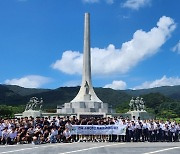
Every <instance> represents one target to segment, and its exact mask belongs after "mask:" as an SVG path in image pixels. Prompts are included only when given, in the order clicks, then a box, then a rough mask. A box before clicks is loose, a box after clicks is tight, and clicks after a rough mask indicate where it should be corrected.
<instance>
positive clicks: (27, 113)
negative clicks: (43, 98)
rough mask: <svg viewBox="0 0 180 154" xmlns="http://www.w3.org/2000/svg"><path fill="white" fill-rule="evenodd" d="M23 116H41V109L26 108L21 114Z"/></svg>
mask: <svg viewBox="0 0 180 154" xmlns="http://www.w3.org/2000/svg"><path fill="white" fill-rule="evenodd" d="M22 116H23V117H33V118H36V117H41V116H42V112H41V111H35V110H27V111H24V112H23V114H22Z"/></svg>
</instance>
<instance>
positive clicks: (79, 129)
mask: <svg viewBox="0 0 180 154" xmlns="http://www.w3.org/2000/svg"><path fill="white" fill-rule="evenodd" d="M71 134H72V135H112V134H114V135H126V126H125V125H72V129H71Z"/></svg>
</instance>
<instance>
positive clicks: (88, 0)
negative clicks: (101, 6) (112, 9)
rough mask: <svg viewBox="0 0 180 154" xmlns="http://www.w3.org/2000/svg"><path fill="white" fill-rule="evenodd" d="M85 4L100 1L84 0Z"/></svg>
mask: <svg viewBox="0 0 180 154" xmlns="http://www.w3.org/2000/svg"><path fill="white" fill-rule="evenodd" d="M82 1H83V2H84V3H98V2H99V0H82Z"/></svg>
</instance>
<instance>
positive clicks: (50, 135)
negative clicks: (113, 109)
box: [0, 117, 180, 145]
mask: <svg viewBox="0 0 180 154" xmlns="http://www.w3.org/2000/svg"><path fill="white" fill-rule="evenodd" d="M72 125H125V126H126V134H125V135H71V128H72ZM179 140H180V123H176V122H175V121H169V120H167V121H162V120H140V118H138V119H137V120H135V117H133V119H132V120H130V119H129V118H123V117H119V118H117V117H115V118H110V117H107V118H93V117H92V118H82V119H77V118H76V117H73V118H70V117H53V118H50V117H42V118H40V117H37V118H32V117H30V118H27V117H25V118H14V119H2V118H0V144H10V145H12V144H27V143H32V144H44V143H57V142H58V143H60V142H88V141H89V142H146V141H148V142H178V141H179Z"/></svg>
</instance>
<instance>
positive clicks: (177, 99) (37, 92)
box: [0, 85, 180, 117]
mask: <svg viewBox="0 0 180 154" xmlns="http://www.w3.org/2000/svg"><path fill="white" fill-rule="evenodd" d="M79 88H80V87H61V88H57V89H32V88H23V87H19V86H12V85H0V106H1V108H2V109H0V110H2V111H3V108H4V106H2V105H6V106H12V107H17V106H21V105H23V106H25V104H26V103H27V102H28V101H29V99H30V98H31V97H33V96H35V97H38V98H43V100H44V109H53V108H54V109H55V108H56V106H57V105H61V104H64V103H65V102H69V101H71V100H72V99H73V98H74V97H75V96H76V94H77V93H78V91H79ZM95 92H96V94H97V96H98V97H99V98H100V99H101V100H102V101H103V102H104V103H108V104H109V105H110V106H112V107H113V108H114V109H116V111H117V112H127V111H128V109H129V101H130V99H131V97H132V96H134V97H136V96H141V97H143V98H144V100H145V102H146V107H147V110H148V112H152V113H154V114H155V115H157V116H160V117H162V116H164V117H180V86H172V87H158V88H152V89H142V90H113V89H109V88H95ZM18 109H19V108H18ZM18 109H16V110H17V111H19V110H18ZM20 109H21V110H23V107H22V106H21V108H20ZM7 110H8V109H7Z"/></svg>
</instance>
